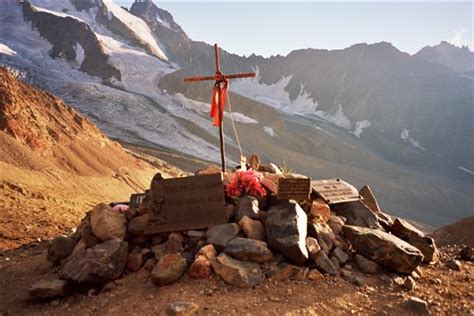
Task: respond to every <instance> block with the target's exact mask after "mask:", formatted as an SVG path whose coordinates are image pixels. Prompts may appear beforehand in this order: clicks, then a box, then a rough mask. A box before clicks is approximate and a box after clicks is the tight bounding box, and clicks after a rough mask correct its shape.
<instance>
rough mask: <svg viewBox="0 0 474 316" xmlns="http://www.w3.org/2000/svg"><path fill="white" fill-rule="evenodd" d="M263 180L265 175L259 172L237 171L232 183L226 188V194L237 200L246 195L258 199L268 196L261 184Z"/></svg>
mask: <svg viewBox="0 0 474 316" xmlns="http://www.w3.org/2000/svg"><path fill="white" fill-rule="evenodd" d="M262 179H263V175H262V174H261V173H260V172H258V171H254V170H247V171H237V172H236V173H235V174H234V177H233V178H232V181H231V182H230V183H228V184H227V185H226V187H225V189H226V194H227V195H228V196H230V197H232V198H233V199H236V200H237V199H240V198H241V197H243V196H245V195H252V196H254V197H256V198H261V197H264V196H266V195H267V191H265V188H264V187H263V186H262V184H261V183H260V181H261V180H262Z"/></svg>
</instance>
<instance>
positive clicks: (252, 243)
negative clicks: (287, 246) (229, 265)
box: [224, 237, 273, 263]
mask: <svg viewBox="0 0 474 316" xmlns="http://www.w3.org/2000/svg"><path fill="white" fill-rule="evenodd" d="M224 252H225V253H226V254H228V255H230V256H232V257H234V258H235V259H238V260H243V261H251V262H258V263H264V262H268V261H271V260H272V257H273V254H272V252H271V251H270V250H269V249H268V247H267V243H266V242H264V241H260V240H255V239H249V238H241V237H237V238H234V239H232V240H231V241H230V242H229V243H228V244H227V246H226V247H225V248H224Z"/></svg>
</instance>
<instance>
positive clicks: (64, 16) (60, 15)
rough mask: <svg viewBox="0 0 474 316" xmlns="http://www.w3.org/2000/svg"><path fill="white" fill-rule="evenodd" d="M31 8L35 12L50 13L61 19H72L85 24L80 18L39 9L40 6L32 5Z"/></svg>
mask: <svg viewBox="0 0 474 316" xmlns="http://www.w3.org/2000/svg"><path fill="white" fill-rule="evenodd" d="M31 7H32V9H33V11H37V12H44V13H49V14H52V15H55V16H58V17H60V18H72V19H75V20H78V21H81V22H84V21H82V20H81V19H79V18H77V17H75V16H73V15H70V14H66V13H63V12H58V11H53V10H48V9H45V8H41V7H38V6H35V5H31Z"/></svg>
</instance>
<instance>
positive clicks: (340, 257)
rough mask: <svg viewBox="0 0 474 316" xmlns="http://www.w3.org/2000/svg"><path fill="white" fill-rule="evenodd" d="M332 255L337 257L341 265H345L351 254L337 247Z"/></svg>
mask: <svg viewBox="0 0 474 316" xmlns="http://www.w3.org/2000/svg"><path fill="white" fill-rule="evenodd" d="M331 255H332V256H333V257H335V258H336V259H337V261H338V265H341V266H343V265H344V264H345V263H346V262H347V261H348V260H349V255H348V254H347V253H346V252H345V251H344V250H343V249H342V248H339V247H335V248H334V249H333V251H332V253H331Z"/></svg>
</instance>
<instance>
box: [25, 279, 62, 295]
mask: <svg viewBox="0 0 474 316" xmlns="http://www.w3.org/2000/svg"><path fill="white" fill-rule="evenodd" d="M28 293H29V294H30V295H31V296H33V297H35V298H40V299H49V298H55V297H61V296H67V295H68V294H69V293H70V288H69V285H68V283H67V281H64V280H59V279H53V278H48V279H43V280H39V281H37V282H35V283H34V284H33V285H31V286H30V287H29V288H28Z"/></svg>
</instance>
